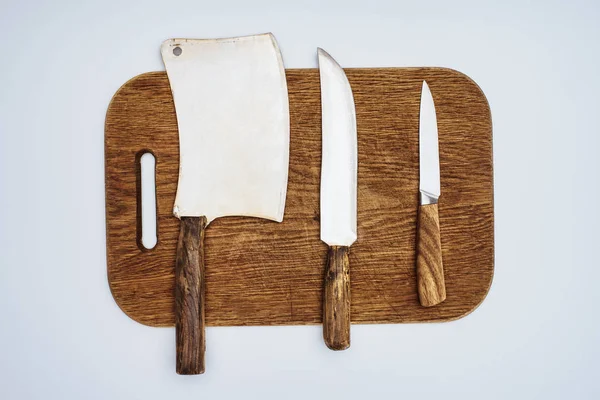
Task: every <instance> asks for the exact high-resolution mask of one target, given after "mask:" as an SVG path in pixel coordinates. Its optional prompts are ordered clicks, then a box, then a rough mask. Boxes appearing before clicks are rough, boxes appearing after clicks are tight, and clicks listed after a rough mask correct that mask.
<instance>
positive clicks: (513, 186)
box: [0, 0, 600, 400]
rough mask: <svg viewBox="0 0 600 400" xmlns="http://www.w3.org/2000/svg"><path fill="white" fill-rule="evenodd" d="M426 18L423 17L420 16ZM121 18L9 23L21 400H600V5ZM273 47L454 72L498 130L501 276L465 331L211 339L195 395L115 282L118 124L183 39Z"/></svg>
mask: <svg viewBox="0 0 600 400" xmlns="http://www.w3.org/2000/svg"><path fill="white" fill-rule="evenodd" d="M417 3H419V4H417ZM483 3H484V2H480V1H472V2H464V1H463V2H461V1H432V2H423V3H422V4H421V3H420V2H415V1H411V2H402V1H389V2H377V1H367V2H361V3H359V2H353V1H350V0H346V1H339V2H326V1H325V0H321V1H314V2H313V1H296V2H291V3H287V4H286V2H284V1H272V2H267V1H260V0H255V1H234V0H231V1H224V2H218V1H209V2H202V1H198V0H195V1H188V2H181V1H167V0H162V1H154V2H143V3H142V2H140V3H130V2H126V1H123V0H121V1H111V0H103V1H97V2H85V1H72V2H67V1H62V2H60V1H47V2H41V1H39V2H26V1H8V2H6V1H5V0H2V2H1V3H0V4H1V5H0V33H1V34H2V39H3V44H2V46H1V48H2V50H1V54H2V59H1V62H0V140H1V142H0V191H1V192H0V193H1V197H0V201H1V204H0V234H1V237H0V257H1V258H0V260H1V268H0V318H1V322H0V398H1V399H7V400H8V399H29V398H40V399H43V398H48V399H121V398H122V399H169V398H190V399H191V398H200V399H215V398H236V399H237V398H261V399H266V398H282V399H288V398H292V399H293V398H302V399H304V398H320V397H321V398H322V397H325V396H326V395H327V396H329V397H330V398H336V399H338V398H339V399H341V398H344V399H351V398H365V397H367V398H373V399H374V398H380V397H384V398H400V399H402V398H405V399H412V398H419V399H426V398H442V397H443V398H448V399H452V398H461V399H502V398H524V399H532V398H544V399H553V398H557V399H559V398H563V399H564V398H577V399H591V398H599V397H600V383H599V379H598V378H599V376H600V368H599V364H598V357H600V323H599V320H598V309H597V307H598V305H600V304H599V298H600V295H599V292H600V291H599V290H598V282H599V281H600V272H599V269H600V265H599V262H598V250H597V249H598V242H599V239H600V237H599V234H598V225H599V223H600V217H599V213H598V195H599V185H600V179H599V172H600V165H599V161H598V157H597V154H598V151H599V150H600V146H599V144H600V142H599V136H600V124H599V112H600V101H599V98H600V78H599V72H600V68H599V67H600V65H599V54H600V53H599V51H600V45H599V40H600V23H599V19H600V5H599V3H598V2H594V1H588V2H584V1H570V2H567V1H564V2H557V1H539V2H534V1H503V2H498V3H496V4H492V3H488V4H483ZM264 31H272V32H273V33H274V34H275V35H276V37H277V39H278V41H279V44H280V46H281V49H282V52H283V56H284V60H285V63H286V66H287V67H292V68H297V67H316V47H317V46H320V47H323V48H325V49H326V50H328V51H329V52H330V53H331V54H333V55H334V56H335V57H336V59H337V60H338V61H339V62H340V63H341V64H342V65H343V66H345V67H369V66H370V67H372V66H445V67H450V68H455V69H457V70H459V71H462V72H464V73H466V74H467V75H469V76H471V77H472V78H473V79H474V80H475V81H476V82H477V83H478V84H479V85H480V86H481V88H482V89H483V91H484V92H485V94H486V95H487V97H488V100H489V103H490V106H491V110H492V117H493V122H494V163H495V217H496V220H495V221H496V226H495V232H496V273H495V277H494V282H493V285H492V289H491V291H490V293H489V296H488V297H487V299H486V300H485V301H484V303H483V304H482V305H481V307H479V308H478V309H477V310H476V311H475V312H474V313H473V314H471V315H469V316H468V317H466V318H464V319H461V320H459V321H456V322H451V323H445V324H429V325H427V324H425V325H379V326H369V325H366V326H354V327H353V328H352V347H351V349H350V350H348V351H345V352H332V351H329V350H327V349H326V347H325V346H324V345H323V343H322V338H321V327H320V326H312V327H279V328H264V327H251V328H209V329H208V332H207V347H208V352H207V362H206V363H207V372H206V374H205V375H203V376H200V377H182V376H178V375H176V374H175V372H174V370H175V364H174V361H175V342H174V340H175V339H174V329H168V328H165V329H157V328H149V327H145V326H142V325H140V324H138V323H136V322H134V321H132V320H130V319H129V318H128V317H127V316H125V315H124V314H123V313H122V312H121V311H120V310H119V308H118V307H117V305H116V304H115V302H114V301H113V299H112V297H111V294H110V291H109V288H108V285H107V279H106V254H105V219H104V169H103V140H104V138H103V135H104V132H103V123H104V117H105V111H106V107H107V105H108V103H109V101H110V99H111V96H112V95H113V93H114V92H115V91H116V90H117V89H118V88H119V86H120V85H121V84H123V83H124V82H125V81H127V80H128V79H129V78H131V77H133V76H135V75H137V74H140V73H142V72H145V71H153V70H161V69H163V66H162V63H161V59H160V56H159V45H160V43H161V42H162V41H163V40H164V39H166V38H170V37H220V36H232V35H246V34H251V33H259V32H264Z"/></svg>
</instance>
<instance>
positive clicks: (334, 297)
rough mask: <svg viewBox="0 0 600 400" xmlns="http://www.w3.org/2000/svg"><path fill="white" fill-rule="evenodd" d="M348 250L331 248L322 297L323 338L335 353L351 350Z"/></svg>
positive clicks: (347, 248) (328, 254) (336, 247)
mask: <svg viewBox="0 0 600 400" xmlns="http://www.w3.org/2000/svg"><path fill="white" fill-rule="evenodd" d="M348 254H349V247H348V246H330V247H329V250H328V252H327V271H326V272H325V288H324V289H325V290H324V297H323V338H324V339H325V344H326V345H327V347H329V348H330V349H332V350H344V349H347V348H348V347H350V263H349V260H348Z"/></svg>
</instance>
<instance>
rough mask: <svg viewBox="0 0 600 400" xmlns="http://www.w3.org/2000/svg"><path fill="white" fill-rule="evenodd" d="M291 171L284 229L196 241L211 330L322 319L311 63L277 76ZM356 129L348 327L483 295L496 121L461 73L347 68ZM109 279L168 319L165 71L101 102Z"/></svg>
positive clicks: (448, 310)
mask: <svg viewBox="0 0 600 400" xmlns="http://www.w3.org/2000/svg"><path fill="white" fill-rule="evenodd" d="M286 74H287V81H288V89H289V99H290V119H291V134H290V171H289V184H288V195H287V201H286V209H285V216H284V220H283V222H282V223H275V222H271V221H267V220H263V219H253V218H237V217H231V218H221V219H217V220H215V221H213V222H211V224H210V227H209V229H207V234H206V238H205V245H206V249H207V251H206V254H205V261H206V266H207V267H206V324H207V325H220V326H224V325H296V324H319V323H321V322H322V307H323V306H322V297H323V296H322V290H323V269H324V266H323V264H324V261H325V259H326V256H327V245H325V244H324V243H322V242H321V241H320V239H319V179H320V165H321V104H320V88H319V75H318V70H316V69H305V70H287V71H286ZM346 74H347V76H348V79H349V81H350V85H351V86H352V90H353V94H354V100H355V104H356V119H357V129H358V162H359V163H358V240H357V242H356V243H355V244H353V245H352V252H351V254H350V264H351V265H352V282H351V290H352V322H353V323H403V322H432V321H448V320H452V319H456V318H460V317H461V316H464V315H466V314H468V313H469V312H471V311H472V310H473V309H474V308H476V307H477V305H478V304H479V303H480V302H481V301H482V300H483V299H484V297H485V295H486V293H487V292H488V289H489V287H490V284H491V281H492V275H493V270H494V237H493V235H494V227H493V223H494V214H493V171H492V123H491V117H490V110H489V107H488V103H487V101H486V99H485V96H484V95H483V93H482V92H481V90H480V89H479V87H478V86H477V85H476V84H475V83H474V82H473V81H471V80H470V79H469V78H468V77H467V76H465V75H463V74H461V73H458V72H456V71H453V70H448V69H441V68H387V69H347V70H346ZM424 79H426V80H427V82H428V84H429V86H430V89H431V92H432V94H433V98H434V101H435V106H436V112H437V119H438V131H439V142H440V166H441V190H442V196H441V197H440V202H439V207H440V214H439V217H440V225H441V235H442V238H443V242H442V253H443V259H444V269H445V280H446V293H447V298H446V300H445V301H444V302H443V303H441V304H440V305H438V306H436V307H429V308H425V307H422V306H421V305H420V304H419V299H418V294H417V279H416V268H415V265H416V242H415V240H416V229H417V211H418V201H419V194H418V193H419V104H420V103H419V101H420V93H421V86H422V82H423V80H424ZM145 151H152V153H153V154H154V155H155V157H156V186H157V198H156V200H157V218H158V231H157V236H158V243H157V245H156V247H155V248H154V249H152V250H146V249H144V248H143V247H142V246H141V245H139V241H138V240H137V228H136V227H137V221H138V217H139V214H138V211H137V204H138V201H137V199H138V192H137V191H138V185H137V183H136V181H137V179H138V177H137V176H138V175H137V174H138V172H137V170H138V164H137V161H136V155H137V154H140V153H143V152H145ZM105 159H106V160H105V168H106V220H107V262H108V281H109V285H110V288H111V291H112V294H113V297H114V298H115V300H116V302H117V304H118V305H119V306H120V307H121V309H122V310H123V311H124V312H125V313H126V314H127V315H129V316H130V317H131V318H133V319H135V320H136V321H139V322H141V323H143V324H146V325H151V326H173V325H174V323H175V299H174V284H175V276H174V273H175V254H176V247H177V238H178V232H179V220H178V219H177V218H175V217H173V215H172V208H173V202H174V200H175V191H176V189H177V173H178V167H179V143H178V132H177V120H176V116H175V109H174V105H173V100H172V97H171V92H170V88H169V82H168V80H167V76H166V74H165V72H151V73H146V74H143V75H140V76H137V77H135V78H133V79H132V80H130V81H129V82H127V83H126V84H125V85H123V86H122V87H121V88H120V89H119V91H118V92H117V93H116V94H115V96H114V98H113V99H112V102H111V104H110V106H109V108H108V112H107V116H106V126H105Z"/></svg>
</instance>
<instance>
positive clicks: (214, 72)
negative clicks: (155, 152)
mask: <svg viewBox="0 0 600 400" xmlns="http://www.w3.org/2000/svg"><path fill="white" fill-rule="evenodd" d="M161 54H162V58H163V61H164V64H165V68H166V70H167V75H168V77H169V83H170V86H171V91H172V93H173V100H174V102H175V110H176V113H177V124H178V128H179V180H178V184H177V194H176V196H175V204H174V206H173V214H174V215H175V216H176V217H177V218H179V219H180V220H181V223H180V232H179V243H178V245H177V259H176V265H175V309H176V310H175V318H176V320H175V321H176V322H175V328H176V345H177V358H176V364H177V365H176V369H177V373H178V374H182V375H193V374H201V373H203V372H204V351H205V337H204V317H205V314H204V252H205V248H204V244H203V240H204V232H205V229H206V227H207V226H208V225H209V224H210V222H211V221H213V220H214V219H215V218H219V217H225V216H248V217H258V218H265V219H269V220H273V221H277V222H281V221H282V220H283V211H284V208H285V197H286V190H287V180H288V163H289V140H290V123H289V103H288V92H287V83H286V78H285V70H284V67H283V61H282V58H281V53H280V51H279V48H278V46H277V42H276V41H275V38H274V37H273V35H272V34H270V33H267V34H262V35H254V36H245V37H235V38H227V39H169V40H167V41H165V42H164V43H163V44H162V46H161ZM232 267H235V266H232Z"/></svg>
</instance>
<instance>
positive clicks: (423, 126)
mask: <svg viewBox="0 0 600 400" xmlns="http://www.w3.org/2000/svg"><path fill="white" fill-rule="evenodd" d="M419 171H420V173H419V191H420V206H419V221H418V228H417V235H418V237H417V243H418V244H417V281H418V282H417V284H418V288H419V300H420V302H421V305H422V306H425V307H430V306H434V305H436V304H439V303H441V302H442V301H444V299H446V285H445V283H444V268H443V264H442V243H441V235H440V220H439V216H438V199H439V197H440V194H441V189H440V155H439V144H438V129H437V118H436V114H435V104H434V102H433V97H432V96H431V91H430V90H429V86H428V85H427V82H425V81H423V88H422V90H421V111H420V115H419Z"/></svg>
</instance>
